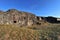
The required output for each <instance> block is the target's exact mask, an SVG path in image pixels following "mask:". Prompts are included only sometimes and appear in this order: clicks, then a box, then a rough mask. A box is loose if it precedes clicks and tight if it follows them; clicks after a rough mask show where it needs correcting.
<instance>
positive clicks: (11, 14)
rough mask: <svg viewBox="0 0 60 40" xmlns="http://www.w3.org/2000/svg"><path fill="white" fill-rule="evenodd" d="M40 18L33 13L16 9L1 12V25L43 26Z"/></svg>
mask: <svg viewBox="0 0 60 40" xmlns="http://www.w3.org/2000/svg"><path fill="white" fill-rule="evenodd" d="M40 20H41V17H38V16H36V15H34V14H32V13H28V12H23V11H18V10H16V9H9V10H8V11H6V12H2V11H0V24H13V25H20V26H21V25H24V26H25V25H28V26H29V25H34V24H39V25H40V24H41V23H40V22H39V21H40Z"/></svg>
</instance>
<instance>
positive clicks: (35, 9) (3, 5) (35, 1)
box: [0, 0, 60, 17]
mask: <svg viewBox="0 0 60 40" xmlns="http://www.w3.org/2000/svg"><path fill="white" fill-rule="evenodd" d="M12 8H15V9H17V10H21V11H26V12H30V13H34V14H36V15H37V16H55V17H60V0H0V10H4V11H6V10H8V9H12Z"/></svg>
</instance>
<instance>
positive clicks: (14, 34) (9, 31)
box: [0, 25, 39, 40]
mask: <svg viewBox="0 0 60 40" xmlns="http://www.w3.org/2000/svg"><path fill="white" fill-rule="evenodd" d="M0 40H39V33H38V31H37V30H32V29H28V28H24V27H22V28H21V27H16V26H12V25H0Z"/></svg>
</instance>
